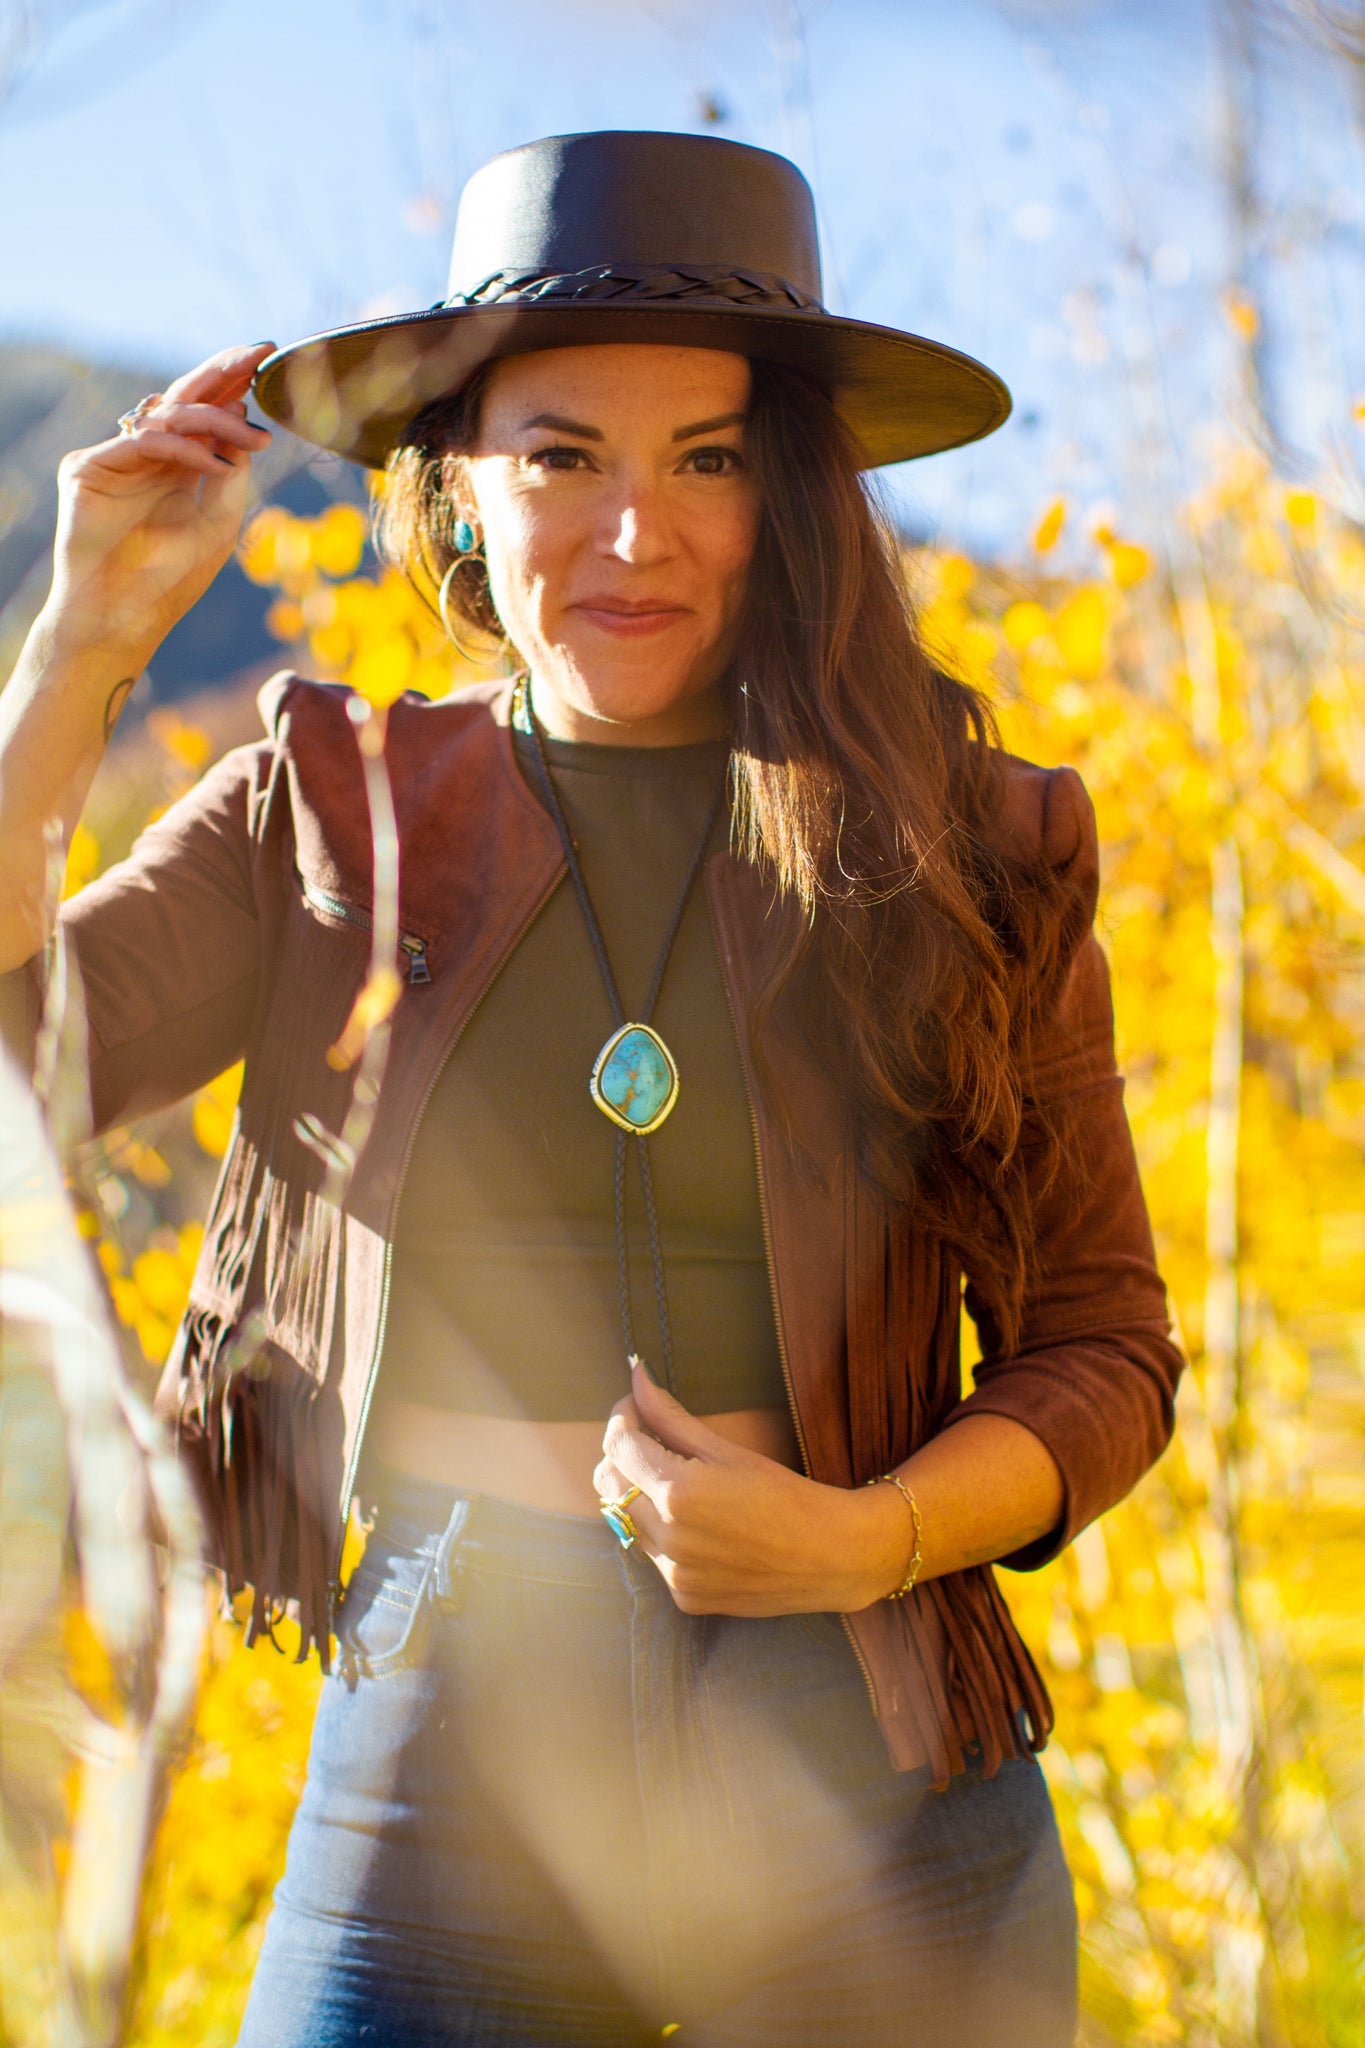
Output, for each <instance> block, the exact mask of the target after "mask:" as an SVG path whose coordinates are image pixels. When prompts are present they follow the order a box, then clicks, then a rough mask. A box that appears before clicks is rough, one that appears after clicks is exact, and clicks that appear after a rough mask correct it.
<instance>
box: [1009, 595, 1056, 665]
mask: <svg viewBox="0 0 1365 2048" xmlns="http://www.w3.org/2000/svg"><path fill="white" fill-rule="evenodd" d="M1000 626H1001V630H1002V632H1003V633H1004V635H1005V639H1006V641H1007V643H1008V644H1009V646H1011V647H1012V648H1013V649H1014V651H1015V653H1016V654H1022V653H1023V652H1024V650H1025V649H1026V648H1028V647H1031V646H1032V645H1033V643H1034V641H1035V640H1041V639H1042V637H1043V635H1044V633H1046V632H1048V631H1050V630H1051V626H1052V620H1051V618H1050V617H1049V615H1048V613H1047V612H1045V611H1044V609H1043V607H1042V605H1040V604H1035V603H1034V602H1033V600H1032V599H1031V598H1030V599H1026V600H1025V601H1024V602H1022V603H1020V604H1012V605H1011V606H1010V608H1009V610H1008V611H1007V612H1006V613H1005V615H1004V617H1003V619H1002V620H1001V621H1000Z"/></svg>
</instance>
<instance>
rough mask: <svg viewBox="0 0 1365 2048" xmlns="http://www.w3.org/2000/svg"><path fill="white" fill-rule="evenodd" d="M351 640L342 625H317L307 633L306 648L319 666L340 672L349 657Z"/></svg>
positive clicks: (335, 672) (336, 672)
mask: <svg viewBox="0 0 1365 2048" xmlns="http://www.w3.org/2000/svg"><path fill="white" fill-rule="evenodd" d="M351 647H352V640H351V636H350V634H349V633H348V632H347V630H346V628H345V627H344V626H319V627H318V628H317V630H316V631H315V632H312V633H310V634H309V635H308V650H309V652H310V654H311V655H312V657H313V659H314V661H315V662H316V663H317V664H318V666H319V668H324V669H330V670H331V671H332V672H333V673H334V674H340V672H341V671H342V669H344V668H345V666H346V664H347V662H348V661H349V660H350V658H351Z"/></svg>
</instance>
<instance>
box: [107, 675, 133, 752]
mask: <svg viewBox="0 0 1365 2048" xmlns="http://www.w3.org/2000/svg"><path fill="white" fill-rule="evenodd" d="M136 681H137V677H136V676H125V677H124V678H123V681H122V682H121V683H115V685H114V687H113V689H112V690H111V691H110V692H109V702H108V703H107V704H106V705H105V707H104V740H105V745H106V746H107V745H108V743H109V741H110V740H111V739H112V738H113V736H114V727H115V726H116V725H117V724H118V721H119V713H120V712H121V711H122V709H123V707H124V705H125V704H126V703H127V702H128V699H129V698H130V697H131V696H132V694H133V684H134V683H135V682H136Z"/></svg>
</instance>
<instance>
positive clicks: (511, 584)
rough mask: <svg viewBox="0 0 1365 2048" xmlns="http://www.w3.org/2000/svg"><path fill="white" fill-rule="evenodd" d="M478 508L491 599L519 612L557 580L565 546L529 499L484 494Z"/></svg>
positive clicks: (538, 599)
mask: <svg viewBox="0 0 1365 2048" xmlns="http://www.w3.org/2000/svg"><path fill="white" fill-rule="evenodd" d="M479 511H480V517H481V521H482V525H483V534H484V553H485V557H486V559H487V562H488V576H489V582H490V584H491V586H492V590H493V597H494V602H495V603H496V604H497V605H498V608H499V610H500V611H503V610H510V611H515V612H517V613H519V614H521V615H523V616H524V615H525V614H526V613H527V611H528V609H529V608H530V607H532V606H534V605H535V604H536V603H537V602H543V601H544V598H545V595H546V593H547V592H549V591H552V590H553V586H554V584H555V583H556V581H557V580H558V571H557V568H556V564H557V561H558V559H559V558H560V557H561V556H562V555H563V552H564V549H563V545H562V542H561V540H560V539H559V537H558V536H557V534H556V532H555V525H554V522H553V521H552V520H551V519H549V518H547V517H546V515H545V511H544V508H543V506H540V505H537V504H536V503H535V501H534V499H530V498H527V497H520V496H518V495H517V494H516V493H515V492H506V493H502V492H500V493H497V494H496V495H494V494H488V495H487V496H485V497H484V498H481V500H480V504H479ZM507 623H508V624H509V625H510V624H511V623H512V621H511V620H510V619H509V620H508V621H507Z"/></svg>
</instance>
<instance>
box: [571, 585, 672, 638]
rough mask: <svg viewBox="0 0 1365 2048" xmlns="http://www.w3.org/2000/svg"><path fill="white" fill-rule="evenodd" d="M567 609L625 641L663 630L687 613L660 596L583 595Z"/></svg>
mask: <svg viewBox="0 0 1365 2048" xmlns="http://www.w3.org/2000/svg"><path fill="white" fill-rule="evenodd" d="M569 609H570V611H573V612H576V613H577V614H578V616H579V617H580V618H582V619H586V620H587V622H588V624H589V625H592V626H596V627H598V628H599V630H600V631H602V632H604V633H612V634H614V635H616V637H617V638H619V639H627V640H634V639H641V638H643V637H644V636H646V635H647V634H650V633H662V632H665V631H667V629H668V627H670V626H676V625H677V623H678V621H679V620H680V619H685V618H686V617H687V616H688V610H687V607H686V605H680V604H669V603H668V602H667V601H666V600H664V599H662V598H648V597H646V598H633V599H632V598H622V597H607V596H601V597H598V596H593V597H585V598H580V599H579V601H578V603H577V604H574V605H570V607H569Z"/></svg>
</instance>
